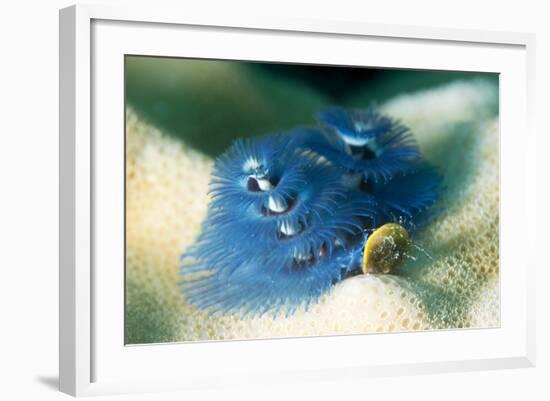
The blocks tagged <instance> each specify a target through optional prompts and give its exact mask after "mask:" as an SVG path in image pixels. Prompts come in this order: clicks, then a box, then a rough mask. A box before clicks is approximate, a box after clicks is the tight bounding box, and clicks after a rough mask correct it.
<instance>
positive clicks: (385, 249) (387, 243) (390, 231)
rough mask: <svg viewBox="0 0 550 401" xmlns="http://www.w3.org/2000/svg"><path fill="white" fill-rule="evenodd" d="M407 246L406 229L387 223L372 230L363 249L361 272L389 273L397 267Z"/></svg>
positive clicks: (407, 235) (403, 256)
mask: <svg viewBox="0 0 550 401" xmlns="http://www.w3.org/2000/svg"><path fill="white" fill-rule="evenodd" d="M408 247H409V234H408V233H407V230H406V229H405V228H404V227H403V226H400V225H399V224H396V223H388V224H384V225H383V226H381V227H379V228H378V229H376V231H374V232H373V233H372V234H371V235H370V236H369V238H368V239H367V242H366V243H365V249H364V251H363V273H365V274H367V273H389V272H391V271H392V270H394V269H395V268H397V267H399V265H401V263H402V262H403V259H404V258H405V255H406V252H407V249H408Z"/></svg>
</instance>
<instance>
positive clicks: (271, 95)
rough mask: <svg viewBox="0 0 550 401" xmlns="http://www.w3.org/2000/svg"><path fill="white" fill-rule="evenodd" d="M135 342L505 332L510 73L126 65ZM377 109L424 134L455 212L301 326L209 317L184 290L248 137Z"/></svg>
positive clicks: (136, 60) (294, 319)
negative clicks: (218, 172) (328, 112)
mask: <svg viewBox="0 0 550 401" xmlns="http://www.w3.org/2000/svg"><path fill="white" fill-rule="evenodd" d="M125 72H126V106H127V115H126V163H127V166H126V335H125V337H126V338H125V341H126V343H127V344H140V343H158V342H174V341H189V340H217V339H239V338H260V337H280V336H303V335H327V334H357V333H368V332H387V331H408V330H427V329H450V328H466V327H497V326H498V325H499V324H500V319H499V315H500V310H499V293H498V205H499V198H498V192H499V186H498V180H499V176H498V172H499V165H498V155H499V153H498V76H497V75H496V74H484V73H466V72H443V71H404V70H381V69H366V68H344V67H324V66H307V65H288V64H262V63H245V62H235V61H209V60H186V59H168V58H153V57H140V56H127V57H126V71H125ZM372 101H376V102H377V104H378V105H380V107H381V109H382V110H383V112H384V113H385V114H387V115H388V116H390V117H392V118H397V119H399V120H400V121H402V122H403V123H404V124H406V125H407V126H409V127H410V128H411V130H412V133H413V136H414V138H415V139H416V140H417V142H418V144H419V146H420V148H421V151H422V152H423V154H424V156H425V158H426V159H427V160H428V161H429V162H430V163H432V164H433V165H435V166H436V167H437V168H438V170H439V171H440V172H441V174H442V176H443V179H444V186H445V192H444V195H443V197H442V199H441V200H440V202H439V205H438V207H441V208H442V209H443V210H444V213H442V215H441V216H439V217H438V219H437V220H436V221H434V222H433V223H432V224H430V225H429V226H428V227H426V229H425V230H424V231H423V232H422V233H421V234H420V235H419V236H418V237H416V238H415V240H414V245H415V249H416V251H415V252H414V253H413V258H410V259H409V260H408V261H407V262H406V264H405V265H404V266H403V267H402V268H401V269H399V270H398V271H397V272H396V273H395V274H390V275H364V276H357V277H354V278H351V279H346V280H344V281H343V282H341V283H340V284H338V285H337V286H336V287H335V288H334V289H333V291H332V292H331V293H330V294H327V295H326V296H325V297H323V299H322V300H321V301H320V302H319V303H318V304H316V305H313V306H312V307H310V310H309V311H307V312H306V311H297V312H296V313H295V314H294V315H293V316H290V317H288V318H277V319H275V320H274V319H273V318H272V317H269V316H266V317H262V318H258V319H240V318H238V317H234V316H223V315H222V316H215V317H210V316H208V314H207V313H205V312H204V311H201V310H197V309H196V308H195V307H194V306H191V305H189V304H187V303H186V302H185V301H184V300H183V298H182V296H181V294H180V293H179V290H178V287H177V282H178V276H177V271H178V269H179V256H180V255H181V254H182V252H184V251H185V249H186V248H187V247H188V246H189V245H190V244H191V243H192V242H193V240H194V239H195V238H196V236H197V235H198V233H199V231H200V224H201V222H202V221H203V219H204V217H205V215H206V208H207V205H208V201H209V198H208V195H207V191H208V181H209V180H210V172H211V169H212V165H213V161H214V159H215V158H216V157H217V156H219V155H220V154H221V153H222V152H223V151H224V150H226V149H227V147H228V146H229V145H230V144H231V142H232V141H233V140H234V139H235V138H239V137H246V136H252V135H262V134H265V133H269V132H284V131H286V130H289V129H291V128H294V127H296V126H304V125H312V124H314V120H313V115H314V114H315V113H317V112H318V111H319V110H320V109H322V108H325V107H327V106H333V105H338V106H343V107H351V108H367V107H368V106H369V105H370V104H371V102H372Z"/></svg>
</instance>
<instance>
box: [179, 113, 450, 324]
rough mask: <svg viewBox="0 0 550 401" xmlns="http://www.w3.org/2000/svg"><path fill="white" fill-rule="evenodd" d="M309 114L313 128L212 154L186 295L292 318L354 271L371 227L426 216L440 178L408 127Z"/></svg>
mask: <svg viewBox="0 0 550 401" xmlns="http://www.w3.org/2000/svg"><path fill="white" fill-rule="evenodd" d="M317 118H318V121H319V123H320V126H319V127H315V128H299V129H295V130H292V131H290V132H289V133H288V134H286V135H266V136H263V137H254V138H248V139H237V140H236V141H235V142H234V143H233V145H232V146H231V147H230V148H229V149H228V150H227V151H226V152H225V153H224V154H223V155H221V156H220V157H219V158H218V160H217V161H216V163H215V166H214V171H213V173H212V180H211V183H210V194H211V197H212V201H211V203H210V205H209V208H208V214H207V217H206V219H205V221H204V222H203V225H202V229H201V234H200V235H199V237H198V238H197V240H196V241H195V243H194V244H193V245H192V246H191V248H190V249H188V250H187V252H186V253H185V254H184V255H183V256H182V267H181V270H180V274H181V275H182V276H183V280H182V283H181V286H182V291H183V294H184V296H185V297H186V298H187V300H188V301H189V302H191V303H193V304H195V305H197V306H198V307H199V308H203V309H208V310H210V312H211V313H222V312H232V313H240V314H242V315H243V316H245V315H247V314H252V315H261V314H263V313H265V312H267V311H269V310H274V311H275V315H277V314H278V313H279V311H285V313H286V314H291V313H293V312H294V310H296V308H298V307H299V306H306V307H307V306H308V305H309V303H310V302H312V301H316V300H317V299H318V298H319V297H320V296H321V295H322V294H324V293H325V292H327V291H328V290H330V288H331V287H332V286H333V285H334V284H335V283H337V282H338V281H340V280H342V279H343V278H345V277H346V276H348V275H351V274H354V273H355V272H357V271H358V270H359V269H360V261H361V259H362V249H363V244H364V242H365V240H366V238H367V237H368V235H369V233H370V232H372V231H373V230H374V229H375V228H376V227H378V226H380V225H382V224H385V223H387V222H392V221H397V222H399V223H400V224H405V225H406V226H407V228H408V229H409V230H411V231H414V230H415V229H416V228H417V227H419V226H421V225H422V223H424V222H426V221H428V219H429V218H430V213H429V209H430V206H432V204H433V203H434V202H435V201H436V200H437V197H438V193H439V183H440V178H439V176H438V175H437V174H436V173H435V172H434V171H433V169H432V168H431V167H430V166H428V165H427V164H426V163H424V162H423V161H422V158H421V155H420V152H419V150H418V148H417V146H416V144H415V141H414V139H413V137H412V135H411V133H410V131H409V130H408V128H406V127H404V126H403V125H401V124H399V123H397V122H396V121H394V120H392V119H390V118H388V117H385V116H382V115H380V114H379V113H378V112H377V111H376V110H375V108H374V107H371V108H369V109H367V110H365V111H359V110H346V109H342V108H332V109H327V110H325V111H322V112H321V113H319V114H318V116H317Z"/></svg>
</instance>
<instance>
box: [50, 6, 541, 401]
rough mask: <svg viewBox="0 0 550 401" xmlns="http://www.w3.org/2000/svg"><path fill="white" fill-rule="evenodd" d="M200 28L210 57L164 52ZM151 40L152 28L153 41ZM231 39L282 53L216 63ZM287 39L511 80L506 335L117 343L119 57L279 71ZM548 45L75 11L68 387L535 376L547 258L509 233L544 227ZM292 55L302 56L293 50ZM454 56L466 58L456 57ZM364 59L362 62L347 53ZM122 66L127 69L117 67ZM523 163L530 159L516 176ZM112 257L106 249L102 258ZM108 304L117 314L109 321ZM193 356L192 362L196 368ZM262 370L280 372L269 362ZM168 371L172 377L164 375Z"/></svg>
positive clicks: (67, 33)
mask: <svg viewBox="0 0 550 401" xmlns="http://www.w3.org/2000/svg"><path fill="white" fill-rule="evenodd" d="M186 29H193V30H194V32H195V31H196V32H198V33H197V35H203V34H204V35H205V36H204V37H201V40H204V42H203V43H204V45H205V46H203V47H204V48H201V49H198V48H197V49H194V50H192V51H191V50H189V49H179V50H178V48H177V47H175V45H174V44H170V41H168V43H165V44H164V47H163V48H162V49H161V48H160V47H159V45H158V44H159V43H160V41H159V39H160V38H162V37H166V36H167V35H171V36H174V35H175V36H177V35H186V34H188V33H186ZM143 30H148V31H147V32H146V34H144V33H143ZM220 35H226V36H227V38H228V39H234V41H231V43H236V42H238V40H237V39H235V35H238V36H239V37H240V36H242V37H243V38H245V39H243V40H248V39H246V38H247V37H250V38H252V39H254V38H253V35H262V38H263V39H262V40H265V41H271V43H273V44H274V46H268V48H269V49H270V53H269V52H266V51H264V52H263V53H262V49H260V48H259V46H257V45H256V47H257V48H256V50H254V49H255V48H254V47H251V49H253V50H252V51H253V52H256V53H254V55H251V53H247V54H249V55H248V56H247V55H246V54H245V53H240V50H239V48H238V47H235V46H230V45H227V46H224V47H223V48H222V47H219V48H217V49H218V50H216V51H217V52H216V53H215V54H210V53H209V52H212V51H213V50H211V49H216V47H215V46H216V45H215V43H214V42H215V41H217V39H219V38H220ZM231 35H233V36H231ZM247 35H248V36H247ZM283 36H284V37H286V38H292V39H293V40H294V41H300V40H304V41H311V40H326V41H329V40H330V39H331V38H334V37H338V38H339V39H341V40H342V41H363V40H365V41H368V40H370V41H374V42H376V41H377V40H378V41H381V40H383V41H385V42H384V43H386V44H387V45H388V46H390V45H391V46H393V45H395V46H397V45H399V44H400V43H401V42H403V43H401V45H407V46H413V45H414V46H418V49H419V51H420V50H421V48H422V47H425V48H426V49H424V50H422V51H425V52H426V55H427V56H426V58H425V60H420V61H419V60H410V59H406V57H407V52H406V47H403V49H405V51H404V52H403V53H401V54H397V53H396V54H393V53H392V54H386V55H384V54H382V53H381V55H380V56H379V57H380V60H379V61H378V63H379V64H380V65H383V66H387V67H399V66H401V67H407V68H415V67H416V68H422V67H423V68H430V67H431V68H432V69H438V68H439V69H445V68H448V69H453V68H454V69H462V70H469V69H471V70H476V69H477V70H479V71H489V72H498V73H501V74H502V75H501V77H502V79H501V111H502V115H501V123H502V127H501V138H504V139H505V140H504V141H503V142H502V143H501V163H502V164H501V185H502V188H501V199H502V203H501V214H502V215H503V217H506V219H503V223H502V225H501V249H503V250H504V251H503V252H502V253H501V263H510V264H514V265H516V267H515V269H516V272H517V275H515V276H514V277H513V279H512V278H511V277H510V276H508V272H509V270H507V269H502V273H501V274H502V281H501V290H502V291H504V293H505V295H506V297H505V296H503V298H502V306H501V307H502V311H501V312H502V326H501V328H499V329H493V330H464V331H444V332H437V333H434V332H431V333H414V334H413V333H410V334H407V333H405V334H388V335H382V336H375V337H369V336H361V335H359V336H344V337H330V338H297V339H285V340H262V341H239V342H213V343H200V344H193V345H192V346H191V345H188V344H185V345H184V346H186V347H187V348H186V349H183V348H182V345H181V344H179V345H178V344H175V345H172V344H170V345H151V346H147V347H129V348H128V347H125V346H124V343H123V341H122V338H123V335H122V333H121V334H120V337H116V338H115V339H113V337H112V334H113V332H118V331H120V327H122V321H123V314H121V313H120V310H121V308H122V309H123V307H124V305H121V304H120V299H121V296H122V297H123V291H124V289H123V286H120V285H119V284H120V274H119V273H120V272H119V273H117V274H119V275H118V276H113V277H112V278H113V280H111V278H110V277H107V275H106V274H103V273H102V274H97V271H96V270H95V269H97V268H98V263H99V264H100V265H101V266H105V265H106V264H110V262H109V263H108V262H106V261H107V259H104V258H112V260H114V261H115V262H114V263H115V264H116V263H118V262H120V257H119V256H120V254H121V252H122V250H121V249H117V248H116V244H117V243H118V242H117V241H118V238H114V237H113V239H114V241H113V244H114V245H113V247H112V248H111V249H110V250H105V248H104V247H103V246H102V245H101V244H102V241H106V240H107V238H106V232H105V231H104V228H103V227H104V224H103V223H102V221H103V220H101V219H106V218H107V217H109V218H110V219H111V220H112V221H118V220H117V219H118V218H119V217H120V206H121V205H120V203H117V205H118V206H116V207H111V206H109V205H108V204H105V203H102V202H104V201H105V199H102V198H101V196H99V195H97V193H98V192H99V193H102V194H105V193H106V191H107V193H109V192H108V191H109V188H111V189H113V193H112V196H113V197H114V198H116V197H117V196H120V191H122V190H123V188H122V187H123V184H122V185H121V182H122V183H123V177H122V176H121V175H120V174H118V173H117V172H120V171H121V170H120V168H121V167H120V165H119V164H117V163H118V162H117V161H120V160H121V159H120V157H123V155H122V154H121V152H120V150H121V148H120V144H121V143H123V137H124V136H123V131H121V130H120V127H121V126H122V125H121V124H122V120H123V113H122V114H120V115H119V116H118V117H116V114H112V115H111V114H105V113H104V111H103V110H105V108H106V107H110V106H106V105H103V103H102V102H100V103H99V104H98V102H97V98H98V97H101V96H103V94H104V93H109V94H110V96H109V97H111V98H113V102H115V103H116V102H122V101H123V99H122V98H121V97H120V94H121V90H122V87H123V82H122V80H121V71H120V70H119V69H118V67H117V65H120V64H116V63H120V62H121V59H120V57H119V56H120V55H123V54H126V53H134V54H135V53H136V52H137V53H140V54H151V55H175V56H185V55H188V56H202V57H206V56H208V55H210V56H214V57H216V58H233V59H235V58H237V59H240V58H242V59H247V57H249V59H257V60H265V61H271V60H278V59H279V57H281V55H280V54H279V53H278V49H279V48H280V47H282V45H281V44H279V45H277V43H279V42H280V43H282V41H284V40H285V39H283ZM209 38H210V39H209ZM256 39H257V38H256ZM130 42H132V43H130ZM136 42H139V43H136ZM163 42H165V41H163ZM534 43H535V38H534V36H533V35H530V34H524V33H505V32H484V31H471V30H458V29H437V28H426V27H415V26H392V25H374V24H369V23H367V22H347V21H314V20H294V19H292V18H284V19H278V18H260V17H257V16H242V17H241V18H239V19H234V18H229V17H226V18H224V17H219V16H212V15H191V14H187V13H186V12H185V9H181V10H170V11H168V10H163V9H157V8H155V7H150V8H138V7H132V8H111V7H108V6H90V5H86V6H82V5H79V6H72V7H69V8H66V9H63V10H61V11H60V327H59V329H60V363H59V370H60V372H59V374H60V390H61V391H63V392H66V393H68V394H72V395H75V396H80V395H94V394H110V393H126V392H140V391H161V390H162V391H165V390H181V389H200V388H208V387H219V386H230V385H235V384H237V385H238V384H246V383H247V381H249V380H250V379H251V378H253V379H254V380H255V381H256V382H257V383H262V382H281V383H284V382H291V381H296V380H325V379H328V378H329V377H330V378H333V379H337V378H341V377H348V378H349V377H352V378H357V380H359V379H361V378H365V377H373V376H386V375H402V374H420V373H430V372H443V371H444V372H449V371H467V370H479V369H502V368H511V367H530V366H534V363H535V339H534V332H535V328H534V324H535V322H534V316H535V315H534V310H535V308H534V299H535V296H534V287H535V285H534V270H535V264H536V263H537V260H536V257H535V255H536V254H535V253H534V252H531V251H530V250H531V247H532V246H533V245H532V244H530V243H529V242H528V241H527V240H526V239H523V240H522V239H519V240H516V241H515V242H514V247H506V245H507V244H508V243H510V241H512V238H511V237H510V234H511V233H510V232H509V231H510V230H511V228H512V227H516V228H517V227H520V225H522V224H523V226H522V229H527V230H532V231H530V232H534V231H535V230H534V228H533V227H534V224H535V222H536V208H535V190H536V181H535V178H534V177H535V164H536V162H535V142H536V141H535V136H534V132H533V130H532V127H531V124H532V121H533V117H532V113H533V110H534V105H533V102H534V94H533V88H534V84H535V83H534V82H535V81H534ZM210 45H211V46H212V47H211V49H210V48H209V46H210ZM126 46H128V47H126ZM278 46H279V47H278ZM287 47H288V48H289V50H288V51H289V52H291V51H292V46H287ZM450 47H452V51H449V48H450ZM430 48H431V50H430ZM434 48H437V50H438V52H441V53H440V54H441V55H446V54H448V55H449V57H440V58H441V60H438V61H434V58H430V57H429V54H430V53H429V52H430V51H431V52H432V53H433V51H434ZM242 49H245V47H242ZM446 49H447V50H446ZM491 49H493V50H491ZM243 51H244V50H243ZM247 51H249V52H250V50H247ZM489 51H491V52H493V53H491V57H489V56H487V54H486V53H487V52H489ZM174 52H176V53H177V52H180V53H179V54H173V53H174ZM186 52H187V53H186ZM189 52H190V53H189ZM446 52H448V53H446ZM456 52H458V53H460V52H465V53H464V54H470V53H468V52H474V53H471V54H470V56H469V57H470V58H472V60H471V63H472V64H471V67H468V64H464V65H461V66H458V65H456V64H454V65H453V62H455V61H454V59H453V56H452V54H453V53H456ZM476 52H477V53H476ZM199 53H200V54H199ZM388 53H389V51H388ZM472 54H478V55H479V57H477V60H473V58H474V56H473V55H472ZM344 56H346V54H344V53H342V54H341V55H338V54H332V55H329V56H326V57H329V58H323V57H321V56H319V58H317V56H315V53H311V54H309V55H307V54H306V55H296V56H293V55H292V54H291V53H287V55H286V56H285V57H286V58H285V60H289V59H290V58H293V57H306V58H305V60H306V61H309V62H312V63H315V62H319V63H323V62H327V61H328V62H330V60H331V59H330V57H332V62H333V63H338V62H342V60H341V59H339V57H344ZM352 56H353V55H350V54H349V53H348V55H347V57H352ZM307 57H309V58H307ZM467 62H468V60H467ZM110 63H115V64H112V65H111V64H110ZM361 63H362V61H361V59H360V58H358V59H352V58H349V59H347V60H346V61H345V64H356V65H362V64H361ZM113 65H114V66H115V68H114V69H111V67H112V66H113ZM104 67H105V68H104ZM480 68H481V69H480ZM107 82H109V83H113V82H115V83H116V82H119V86H118V87H117V88H118V89H109V88H112V87H111V86H109V87H107V85H105V83H107ZM102 83H103V84H104V85H103V86H102ZM120 107H122V106H120ZM518 107H519V108H518ZM111 109H112V112H113V113H115V112H116V111H117V110H118V109H116V107H115V108H114V109H113V108H111ZM511 110H515V111H514V113H510V111H511ZM113 116H115V117H113ZM117 118H118V119H117ZM97 130H100V131H101V130H109V131H112V132H120V137H118V139H116V138H117V137H115V140H116V141H118V142H113V143H110V142H106V141H105V140H103V139H101V140H100V141H99V142H98V141H97V138H96V137H94V132H98V131H97ZM514 130H515V131H516V132H518V131H519V132H522V135H521V136H516V137H514V136H512V135H508V133H509V132H512V131H514ZM101 132H104V131H101ZM121 141H122V142H121ZM512 157H513V158H514V160H516V162H515V163H516V164H515V168H513V169H512V168H511V158H512ZM106 170H109V171H111V170H112V171H115V173H114V174H112V177H113V178H112V180H111V181H109V182H106V181H105V180H103V179H99V180H98V177H104V176H105V171H106ZM121 178H122V181H120V179H121ZM103 185H105V186H103ZM98 186H99V187H98ZM117 188H118V189H117ZM98 190H99V191H98ZM115 192H116V193H115ZM117 193H118V195H117ZM98 196H99V197H98ZM115 203H116V202H115ZM530 217H531V218H530ZM526 225H527V228H525V226H526ZM120 227H121V226H120V225H117V226H114V229H113V230H110V232H113V233H115V234H113V235H120V234H121V232H120V230H119V229H120ZM102 230H103V231H102ZM104 234H105V235H104ZM511 248H513V249H511ZM98 249H101V252H100V253H98ZM116 261H118V262H116ZM516 261H518V262H519V263H515V262H516ZM122 266H123V265H122ZM114 270H116V269H113V271H114ZM109 274H110V273H109ZM99 292H100V293H101V294H100V295H99ZM99 297H100V298H99ZM106 304H110V305H114V306H113V307H112V308H110V311H107V310H106V306H105V305H106ZM117 319H118V320H117ZM451 340H453V342H456V344H457V345H456V347H455V348H454V349H453V350H448V353H445V352H443V353H442V352H438V351H437V346H438V344H444V343H445V342H448V341H451ZM370 343H373V344H370ZM374 343H376V344H374ZM388 344H392V347H393V349H394V350H395V351H396V354H398V355H387V354H384V353H378V354H377V353H376V349H383V348H384V346H387V345H388ZM461 344H462V345H461ZM422 345H424V346H427V345H433V347H434V349H435V350H434V353H433V354H430V352H424V354H425V355H423V357H422V358H420V357H419V354H418V352H413V350H414V349H416V350H418V349H421V347H422ZM467 345H469V346H470V347H469V348H468V347H467ZM476 345H479V346H476ZM369 347H370V348H372V350H371V351H369V352H370V353H367V354H365V355H367V356H368V358H365V355H363V354H362V353H361V352H347V353H346V352H344V355H341V354H342V351H338V350H365V352H367V351H366V350H368V349H369ZM467 348H468V350H467ZM320 349H323V350H324V358H323V360H320V359H318V358H317V357H316V355H318V353H319V352H318V351H319V350H320ZM409 351H410V352H409ZM182 352H183V353H184V354H182ZM289 352H291V353H293V354H295V355H297V356H299V357H300V358H298V359H299V361H303V362H296V363H293V366H286V365H285V364H288V360H287V359H285V358H284V355H285V354H287V353H289ZM436 353H437V354H438V355H436ZM178 355H179V357H178ZM181 355H185V356H186V357H185V358H183V359H182V358H181ZM220 355H224V358H223V360H219V361H217V362H219V363H215V364H212V363H211V362H210V363H209V361H212V360H214V359H215V358H220V357H219V356H220ZM178 358H179V359H178ZM260 358H261V359H260ZM261 360H263V361H269V362H263V363H262V362H261ZM182 361H183V362H182ZM192 364H193V365H192ZM161 365H162V366H164V368H159V367H158V366H161ZM213 365H214V366H213ZM151 366H155V370H156V371H152V370H151V369H150V367H151ZM250 366H254V368H251V367H250ZM175 368H177V369H178V371H179V373H178V374H171V375H170V374H169V370H172V371H174V369H175ZM148 369H149V370H148ZM163 369H165V370H166V371H162V370H163ZM159 370H160V371H159ZM121 372H124V373H121ZM207 372H208V373H207Z"/></svg>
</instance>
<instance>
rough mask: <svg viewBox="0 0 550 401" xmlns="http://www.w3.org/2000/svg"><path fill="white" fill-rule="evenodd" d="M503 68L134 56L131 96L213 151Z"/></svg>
mask: <svg viewBox="0 0 550 401" xmlns="http://www.w3.org/2000/svg"><path fill="white" fill-rule="evenodd" d="M474 77H485V78H486V79H489V80H495V81H496V80H498V75H497V74H488V73H466V72H449V71H416V70H389V69H372V68H358V67H336V66H314V65H299V64H267V63H254V62H241V61H219V60H197V59H181V58H159V57H145V56H126V101H127V104H128V105H129V106H131V107H132V108H133V109H134V110H135V111H137V112H138V113H139V114H140V116H141V117H142V118H145V119H146V120H148V121H149V122H151V123H152V124H153V125H155V126H157V127H160V128H162V129H163V130H164V131H165V132H167V133H168V134H170V135H173V136H175V137H177V138H180V139H182V140H184V141H185V142H186V143H187V144H189V145H191V146H193V147H195V148H197V149H198V150H200V151H202V152H204V153H206V154H208V155H210V156H217V155H219V154H220V153H221V152H223V151H224V150H225V149H226V148H227V147H228V146H229V145H230V143H231V141H232V139H234V138H236V137H245V136H249V135H261V134H265V133H267V132H281V131H284V130H287V129H290V128H293V127H295V126H301V125H310V124H313V123H314V120H313V114H314V113H316V112H317V111H319V109H321V108H323V107H326V106H331V105H339V106H347V107H358V108H361V107H367V106H368V105H369V104H370V103H371V102H372V101H376V102H378V103H382V102H384V101H385V100H387V99H388V98H391V97H393V96H396V95H400V94H404V93H407V92H412V91H416V90H419V89H424V88H429V87H433V86H436V85H438V84H443V83H446V82H450V81H454V80H457V79H471V78H474Z"/></svg>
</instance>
